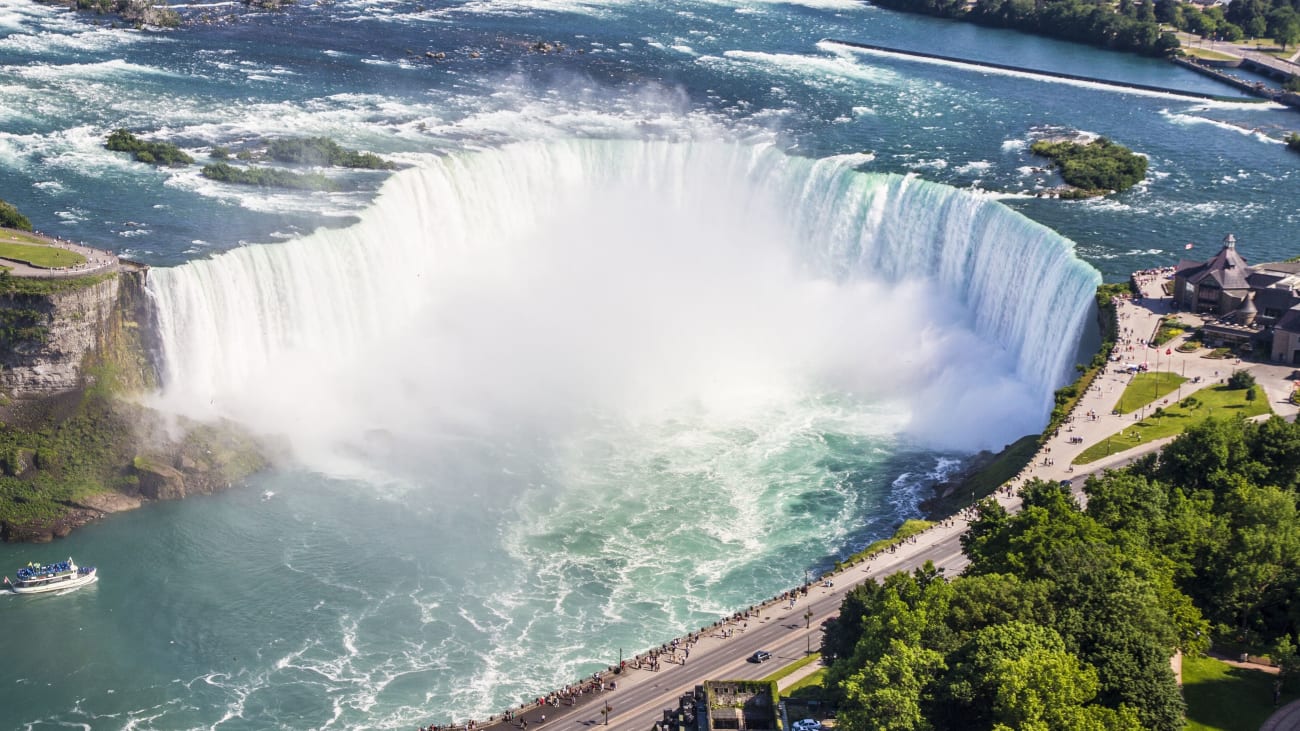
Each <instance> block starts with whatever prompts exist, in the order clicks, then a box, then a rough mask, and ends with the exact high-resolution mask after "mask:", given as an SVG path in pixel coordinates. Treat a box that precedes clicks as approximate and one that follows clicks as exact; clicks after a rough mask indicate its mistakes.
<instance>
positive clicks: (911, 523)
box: [835, 520, 934, 571]
mask: <svg viewBox="0 0 1300 731" xmlns="http://www.w3.org/2000/svg"><path fill="white" fill-rule="evenodd" d="M932 525H934V522H933V521H929V520H907V521H903V524H902V525H900V526H898V530H896V531H894V535H892V536H890V537H889V538H881V539H880V540H878V541H875V542H874V543H872V544H870V545H868V546H867V547H866V548H864V549H862V550H861V551H858V552H857V553H855V554H853V555H851V556H849V557H848V558H845V559H844V560H843V561H836V562H835V570H836V571H839V570H840V569H843V568H847V567H849V566H854V565H857V564H859V563H862V562H863V561H867V560H869V559H870V558H871V557H872V556H875V555H876V554H877V553H881V552H882V551H886V550H888V549H889V547H890V546H896V545H898V544H900V543H902V542H903V541H906V540H907V539H908V538H911V537H912V536H914V535H916V534H918V533H923V532H925V531H926V529H928V528H929V527H930V526H932Z"/></svg>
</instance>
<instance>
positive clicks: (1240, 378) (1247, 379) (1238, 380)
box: [1228, 371, 1255, 398]
mask: <svg viewBox="0 0 1300 731" xmlns="http://www.w3.org/2000/svg"><path fill="white" fill-rule="evenodd" d="M1228 388H1230V389H1232V390H1234V391H1240V390H1242V389H1246V388H1249V389H1251V390H1252V391H1253V390H1254V388H1255V377H1254V376H1252V375H1251V374H1250V372H1249V371H1233V372H1232V375H1231V376H1229V377H1228ZM1246 397H1247V398H1250V396H1249V394H1247V396H1246Z"/></svg>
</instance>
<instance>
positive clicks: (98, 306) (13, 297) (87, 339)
mask: <svg viewBox="0 0 1300 731" xmlns="http://www.w3.org/2000/svg"><path fill="white" fill-rule="evenodd" d="M146 273H147V270H146V269H144V268H139V269H133V270H127V271H122V272H117V273H109V274H104V275H99V276H96V277H89V278H86V279H85V280H84V281H83V282H81V283H80V284H78V285H77V286H70V287H67V288H64V289H58V290H56V291H53V292H50V293H48V294H27V293H8V294H0V323H4V324H5V325H7V327H4V328H3V329H0V389H3V390H4V392H5V393H7V394H8V395H9V396H11V397H13V398H16V399H26V398H33V397H46V396H51V395H55V394H60V393H67V392H72V391H77V390H79V389H81V388H83V387H84V386H85V385H87V384H86V377H87V375H88V372H87V368H86V366H87V365H88V364H89V363H91V362H102V361H105V360H113V359H114V357H115V356H116V355H119V354H122V353H127V352H130V351H131V350H133V349H134V350H138V348H134V344H133V343H131V342H129V341H132V340H134V339H135V338H137V337H138V333H139V325H140V321H141V320H142V319H143V318H144V316H145V315H144V313H145V310H144V302H143V299H144V295H143V286H144V277H145V276H146ZM129 360H131V361H134V362H133V364H132V365H130V366H129V367H128V368H127V372H126V373H124V374H123V375H124V376H126V377H127V378H128V379H129V381H130V382H131V385H143V383H144V382H148V381H151V380H152V370H151V369H150V368H149V367H148V365H147V364H146V363H144V361H143V360H142V357H133V358H130V359H129Z"/></svg>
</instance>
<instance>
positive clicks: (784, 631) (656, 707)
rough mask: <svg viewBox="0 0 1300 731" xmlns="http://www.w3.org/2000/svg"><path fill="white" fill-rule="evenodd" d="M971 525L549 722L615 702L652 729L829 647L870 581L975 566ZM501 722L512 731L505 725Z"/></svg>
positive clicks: (818, 590)
mask: <svg viewBox="0 0 1300 731" xmlns="http://www.w3.org/2000/svg"><path fill="white" fill-rule="evenodd" d="M1008 500H1009V499H1008ZM1017 502H1018V501H1017ZM966 525H967V522H966V521H964V520H961V519H954V520H952V521H951V524H950V525H943V526H936V527H935V528H932V529H930V530H929V531H927V532H926V533H924V534H922V535H920V536H918V537H917V540H916V543H907V544H903V545H901V546H899V548H898V549H897V552H896V553H893V554H888V553H887V554H884V555H882V556H878V557H876V558H875V559H873V560H872V561H871V562H869V563H868V564H865V565H858V566H855V567H852V568H849V569H846V570H845V571H843V572H841V573H839V574H837V575H834V576H833V577H832V578H833V580H834V587H833V588H829V589H828V588H824V587H822V586H821V585H819V584H814V585H813V587H812V588H811V589H810V590H809V595H808V596H807V597H806V598H804V599H801V600H799V601H798V602H796V604H795V606H794V607H793V608H790V607H789V605H788V603H786V602H780V603H776V604H769V605H767V606H765V607H762V608H761V610H760V611H759V612H758V616H757V617H751V618H749V619H748V620H745V621H744V622H732V623H728V624H727V625H726V627H729V628H732V629H734V630H735V632H734V634H733V635H732V637H731V638H730V639H722V638H721V637H720V636H714V635H711V636H706V637H703V638H701V639H700V640H699V641H698V642H697V644H696V645H695V646H694V648H692V650H691V655H690V658H689V659H688V660H687V661H686V664H685V665H676V664H670V663H667V662H664V663H661V664H660V669H659V671H658V672H651V671H648V670H629V671H628V672H626V673H623V674H622V675H619V676H612V677H613V679H614V681H615V682H616V683H617V688H616V689H615V690H612V691H605V692H603V693H600V694H597V695H595V696H593V697H592V698H584V702H583V703H580V704H579V705H578V706H576V707H569V706H560V707H558V708H551V709H548V710H547V716H548V720H547V721H546V723H545V724H544V726H545V727H546V728H548V729H549V728H557V727H558V728H565V729H576V728H588V727H591V726H596V725H602V724H603V722H604V717H603V715H602V714H601V709H602V708H603V707H604V706H605V704H608V705H609V706H610V707H611V708H612V709H613V710H612V711H611V712H610V714H609V724H608V725H609V727H610V728H615V729H640V730H641V731H647V730H648V729H650V727H651V726H652V725H653V724H654V723H655V722H656V721H659V720H662V719H663V712H664V710H665V709H669V708H675V707H676V705H677V699H678V698H680V697H681V696H682V694H684V693H688V692H691V691H693V690H694V689H695V686H696V685H699V684H700V683H703V682H704V681H705V680H709V679H728V680H745V679H754V678H761V677H764V676H767V675H770V674H772V673H773V672H775V671H776V670H777V669H779V668H780V667H782V666H784V665H787V664H789V663H791V662H794V661H795V660H798V659H800V658H802V657H804V656H805V655H806V653H807V651H808V649H809V648H811V649H813V650H816V649H817V648H818V647H819V646H820V645H821V631H820V625H821V623H822V622H824V621H825V620H827V619H829V618H831V617H833V616H836V615H837V614H839V609H840V604H841V603H842V601H843V599H844V595H845V593H847V591H848V590H849V589H850V588H852V587H853V586H855V585H857V584H859V583H861V582H862V581H863V580H865V579H867V578H879V577H883V576H887V575H889V574H892V573H895V572H897V571H907V570H911V569H914V568H916V567H918V566H921V565H922V564H924V563H925V561H927V560H930V561H934V563H935V565H936V566H939V567H941V568H943V569H944V570H945V573H947V574H950V575H951V574H956V573H960V572H961V571H962V570H963V569H965V567H966V566H967V564H968V563H969V561H968V560H967V559H966V557H965V556H964V555H963V554H962V552H961V534H962V533H963V532H964V531H965V529H966ZM810 609H811V610H812V617H811V618H809V620H808V621H807V622H805V617H804V614H805V613H806V612H807V611H808V610H810ZM715 634H716V635H720V634H721V633H720V632H718V633H715ZM756 650H766V651H768V652H770V653H772V660H771V661H769V662H766V663H763V664H761V665H760V664H756V663H751V662H748V660H747V658H748V657H749V656H750V655H752V654H753V653H754V652H755V651H756ZM593 701H594V702H593ZM539 713H540V712H539V711H533V712H531V713H529V714H528V715H527V717H528V718H529V719H531V720H530V723H531V724H532V725H536V724H537V722H538V721H537V719H538V717H539ZM521 718H522V716H521ZM498 727H500V728H505V726H503V725H500V724H498Z"/></svg>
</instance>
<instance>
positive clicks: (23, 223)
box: [0, 200, 32, 231]
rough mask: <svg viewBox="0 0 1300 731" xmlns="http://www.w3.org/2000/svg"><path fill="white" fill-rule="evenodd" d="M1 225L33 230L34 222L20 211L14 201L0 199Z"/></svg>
mask: <svg viewBox="0 0 1300 731" xmlns="http://www.w3.org/2000/svg"><path fill="white" fill-rule="evenodd" d="M0 227H4V228H16V229H19V230H22V231H31V230H32V222H31V221H29V220H27V217H26V216H24V215H23V214H21V213H19V212H18V209H17V208H15V207H14V205H13V204H12V203H9V202H7V201H3V200H0Z"/></svg>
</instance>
